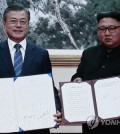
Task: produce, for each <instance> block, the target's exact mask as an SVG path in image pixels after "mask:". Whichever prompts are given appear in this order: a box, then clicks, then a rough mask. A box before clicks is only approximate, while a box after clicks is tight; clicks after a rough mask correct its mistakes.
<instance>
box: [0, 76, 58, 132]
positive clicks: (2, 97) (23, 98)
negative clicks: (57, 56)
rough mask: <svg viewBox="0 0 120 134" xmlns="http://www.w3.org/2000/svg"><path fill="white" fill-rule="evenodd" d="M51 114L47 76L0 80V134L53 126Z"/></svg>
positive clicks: (52, 106) (52, 104) (52, 105)
mask: <svg viewBox="0 0 120 134" xmlns="http://www.w3.org/2000/svg"><path fill="white" fill-rule="evenodd" d="M55 113H56V107H55V100H54V89H53V82H52V78H51V76H50V75H49V74H43V75H33V76H24V77H19V78H17V79H16V80H15V81H14V79H13V78H3V79H0V133H2V132H19V131H26V130H34V129H44V128H51V127H54V126H55V124H56V123H55V121H54V117H53V114H55Z"/></svg>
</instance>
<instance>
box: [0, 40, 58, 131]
mask: <svg viewBox="0 0 120 134" xmlns="http://www.w3.org/2000/svg"><path fill="white" fill-rule="evenodd" d="M45 73H52V69H51V63H50V59H49V54H48V51H47V50H45V49H43V48H40V47H38V46H37V45H34V44H32V43H30V42H27V46H26V52H25V58H24V63H23V68H22V73H21V76H28V75H37V74H45ZM14 76H15V72H14V68H13V64H12V60H11V55H10V51H9V47H8V42H7V41H4V42H2V43H0V78H8V77H14ZM54 89H55V101H56V108H57V110H59V111H60V110H61V105H60V100H59V97H58V92H57V89H56V88H54ZM53 114H55V113H53ZM40 132H42V131H39V133H40ZM32 133H33V132H32ZM34 133H35V132H34Z"/></svg>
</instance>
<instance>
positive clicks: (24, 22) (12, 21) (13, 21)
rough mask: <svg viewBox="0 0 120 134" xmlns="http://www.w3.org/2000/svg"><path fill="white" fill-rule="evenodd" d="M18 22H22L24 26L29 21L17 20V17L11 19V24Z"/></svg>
mask: <svg viewBox="0 0 120 134" xmlns="http://www.w3.org/2000/svg"><path fill="white" fill-rule="evenodd" d="M18 22H19V23H20V25H22V26H24V25H26V23H27V22H28V21H27V20H16V19H12V20H10V21H9V23H10V24H12V25H17V24H18Z"/></svg>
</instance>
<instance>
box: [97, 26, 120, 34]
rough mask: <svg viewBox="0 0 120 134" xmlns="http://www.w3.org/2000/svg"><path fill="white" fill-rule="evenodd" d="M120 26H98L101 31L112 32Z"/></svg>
mask: <svg viewBox="0 0 120 134" xmlns="http://www.w3.org/2000/svg"><path fill="white" fill-rule="evenodd" d="M119 27H120V26H109V27H104V26H100V27H98V31H99V32H101V33H105V32H106V31H107V30H108V31H109V32H110V33H115V32H116V29H117V28H119Z"/></svg>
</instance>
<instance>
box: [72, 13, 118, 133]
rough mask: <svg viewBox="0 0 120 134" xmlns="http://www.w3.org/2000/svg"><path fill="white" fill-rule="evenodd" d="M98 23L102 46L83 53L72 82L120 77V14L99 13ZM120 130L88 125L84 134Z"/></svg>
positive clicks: (116, 131) (112, 127)
mask: <svg viewBox="0 0 120 134" xmlns="http://www.w3.org/2000/svg"><path fill="white" fill-rule="evenodd" d="M97 22H98V26H97V33H98V38H99V41H100V42H101V45H98V46H94V47H90V48H88V49H86V50H84V51H83V54H82V58H81V63H80V64H79V66H78V68H77V72H76V73H75V74H74V75H73V76H72V78H71V81H74V82H81V81H85V80H93V79H101V78H107V77H112V76H116V75H120V12H117V11H111V12H102V13H98V14H97ZM76 103H77V102H76ZM118 103H120V102H118ZM111 109H112V106H111ZM118 129H119V131H120V126H119V125H118V126H115V125H114V126H110V125H108V126H103V125H102V124H100V123H99V126H98V127H96V128H94V129H91V130H90V129H89V128H88V126H87V124H83V133H92V134H94V133H95V134H97V133H100V132H101V133H103V132H108V133H109V134H110V133H112V134H113V133H116V134H117V133H118V132H119V131H118Z"/></svg>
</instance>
